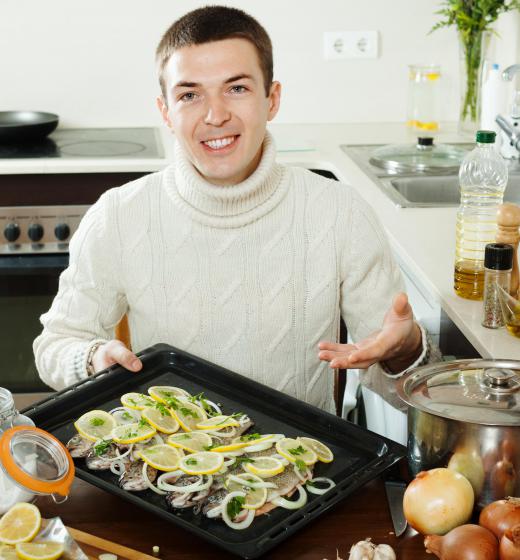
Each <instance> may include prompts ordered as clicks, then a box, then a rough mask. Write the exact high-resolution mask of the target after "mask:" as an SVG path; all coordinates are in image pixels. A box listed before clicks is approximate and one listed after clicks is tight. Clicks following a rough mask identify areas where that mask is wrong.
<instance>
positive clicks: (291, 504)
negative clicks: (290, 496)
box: [271, 484, 307, 509]
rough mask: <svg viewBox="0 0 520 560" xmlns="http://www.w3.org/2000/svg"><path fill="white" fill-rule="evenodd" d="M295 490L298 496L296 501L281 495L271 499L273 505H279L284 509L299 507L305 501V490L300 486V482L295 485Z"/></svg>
mask: <svg viewBox="0 0 520 560" xmlns="http://www.w3.org/2000/svg"><path fill="white" fill-rule="evenodd" d="M296 490H298V493H299V496H298V499H297V500H296V501H292V500H287V499H286V498H282V496H277V497H276V498H273V499H272V500H271V503H273V504H274V505H275V506H280V507H283V508H285V509H300V508H302V507H303V506H304V505H305V504H306V503H307V492H305V490H304V488H302V486H301V484H298V486H296Z"/></svg>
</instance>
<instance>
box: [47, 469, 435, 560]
mask: <svg viewBox="0 0 520 560" xmlns="http://www.w3.org/2000/svg"><path fill="white" fill-rule="evenodd" d="M36 503H37V505H38V506H39V508H40V510H41V512H42V515H43V517H45V518H48V517H54V516H60V517H61V518H62V520H63V521H64V522H65V524H66V525H68V526H69V527H73V528H75V529H80V530H81V531H85V532H87V533H91V534H94V535H96V536H98V537H101V538H105V539H108V540H111V541H114V542H117V543H119V544H123V545H125V546H128V547H130V548H135V549H136V550H139V551H141V552H144V553H146V554H152V547H153V546H155V545H157V546H159V547H160V554H159V556H160V558H161V559H162V560H170V559H172V560H173V559H176V560H181V559H182V560H191V559H193V560H200V559H201V558H204V560H224V559H226V560H229V559H230V558H236V557H235V556H233V557H232V556H231V555H230V554H229V553H227V552H225V551H223V550H221V549H218V548H216V547H215V546H212V545H210V544H208V543H207V542H206V541H203V540H202V539H200V538H198V537H196V538H194V537H192V536H191V534H190V533H188V532H187V531H185V530H184V529H181V528H180V527H177V526H176V525H173V524H172V523H169V522H167V521H165V520H163V519H161V518H160V517H157V516H155V515H153V514H150V513H147V512H146V511H144V510H142V509H140V508H139V507H138V506H136V505H134V504H132V503H128V502H126V501H123V500H122V499H121V498H119V497H117V496H113V495H112V494H109V493H108V492H104V491H102V490H100V489H99V488H96V487H94V486H90V485H89V484H87V483H86V482H83V481H82V480H78V479H76V480H75V481H74V484H73V487H72V493H71V495H70V497H69V499H68V501H66V502H65V503H62V504H59V505H56V504H54V503H53V502H52V500H51V499H50V498H48V497H39V498H38V501H37V502H36ZM367 537H371V538H372V541H373V542H374V543H377V544H381V543H386V544H389V545H390V546H392V547H393V548H394V550H395V551H396V553H397V558H399V560H427V559H431V554H427V553H426V552H425V550H424V546H423V537H422V536H421V535H419V534H417V533H416V532H415V531H413V529H410V528H408V529H407V531H406V533H405V534H404V535H402V536H401V537H399V538H396V537H395V535H394V534H393V527H392V522H391V518H390V513H389V511H388V506H387V504H386V499H385V491H384V486H383V482H382V480H381V479H376V480H374V481H372V482H371V483H369V484H367V485H365V486H364V487H363V488H361V489H359V490H358V491H357V492H355V493H354V494H352V495H351V496H349V497H348V498H347V499H346V500H343V501H342V502H341V503H339V504H338V505H337V506H336V507H334V508H333V509H332V510H331V511H329V512H327V513H325V514H323V515H322V516H321V517H319V518H318V519H316V520H314V521H313V522H312V523H309V524H308V525H307V526H305V527H303V528H302V529H301V530H300V531H298V532H297V533H295V534H294V535H293V536H291V537H289V539H287V540H286V541H284V542H283V543H281V544H280V545H278V546H277V547H275V548H274V549H273V550H272V551H270V552H268V553H267V554H266V555H264V556H262V558H263V559H264V560H267V559H269V560H287V559H297V560H324V559H328V560H336V549H337V550H338V552H339V556H340V557H341V558H343V559H344V560H346V559H347V558H348V552H349V550H350V547H351V546H352V545H353V544H355V543H356V542H358V541H360V540H364V539H365V538H367Z"/></svg>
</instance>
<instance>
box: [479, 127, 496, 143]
mask: <svg viewBox="0 0 520 560" xmlns="http://www.w3.org/2000/svg"><path fill="white" fill-rule="evenodd" d="M496 135H497V134H496V132H494V131H493V130H479V131H478V132H477V142H478V143H479V144H493V143H494V142H495V138H496Z"/></svg>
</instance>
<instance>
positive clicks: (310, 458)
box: [276, 438, 318, 465]
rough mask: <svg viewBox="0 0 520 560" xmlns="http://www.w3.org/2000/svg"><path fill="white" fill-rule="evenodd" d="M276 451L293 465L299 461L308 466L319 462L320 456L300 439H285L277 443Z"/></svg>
mask: <svg viewBox="0 0 520 560" xmlns="http://www.w3.org/2000/svg"><path fill="white" fill-rule="evenodd" d="M276 451H278V453H280V455H281V456H282V457H285V458H286V459H287V460H288V461H291V463H296V461H297V460H298V459H300V461H303V462H304V463H305V464H306V465H313V464H314V463H315V462H316V461H317V460H318V455H317V454H316V453H315V451H313V450H312V449H311V448H310V447H309V446H308V445H306V444H305V443H303V442H302V441H301V440H299V439H292V438H283V439H281V440H280V441H278V442H277V443H276Z"/></svg>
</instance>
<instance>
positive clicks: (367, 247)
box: [340, 189, 429, 409]
mask: <svg viewBox="0 0 520 560" xmlns="http://www.w3.org/2000/svg"><path fill="white" fill-rule="evenodd" d="M350 193H351V194H350V197H351V199H350V205H349V208H350V212H349V216H348V217H349V218H350V219H348V221H347V226H346V227H347V228H348V236H347V239H346V245H345V250H344V252H343V255H342V262H341V278H342V284H341V302H340V304H341V314H342V317H343V320H344V321H345V324H346V325H347V330H348V332H349V334H350V337H351V338H352V339H353V341H354V342H356V341H359V340H362V339H363V338H365V337H366V336H368V335H370V334H371V333H373V332H374V331H376V330H379V329H380V328H381V326H382V324H383V319H384V316H385V314H386V312H387V311H388V310H389V309H390V307H391V305H392V301H393V298H394V296H395V295H396V294H397V293H398V292H400V291H405V288H404V282H403V279H402V276H401V272H400V269H399V267H398V265H397V263H396V261H395V260H394V258H393V256H392V251H391V248H390V246H389V243H388V240H387V237H386V235H385V233H384V231H383V228H382V226H381V224H380V223H379V220H378V219H377V217H376V215H375V213H374V212H373V210H372V209H371V208H370V206H369V205H368V204H367V203H366V202H365V201H364V200H362V199H361V198H360V197H359V196H358V195H357V194H356V193H355V192H354V191H353V190H352V189H351V190H350ZM421 330H422V331H423V351H422V353H421V356H420V357H419V360H417V363H416V364H414V365H418V364H419V363H423V362H424V360H425V359H426V360H427V359H428V357H429V350H428V348H429V347H428V342H427V338H426V333H425V332H424V330H423V329H422V328H421ZM405 371H407V370H405ZM402 373H404V372H401V374H402ZM398 377H400V375H397V376H392V375H388V373H386V372H385V371H384V369H383V368H382V367H381V364H374V365H373V366H371V367H370V368H368V369H367V370H363V371H362V372H361V376H360V380H361V383H362V384H363V385H364V386H366V387H368V388H369V389H371V390H372V391H375V392H376V393H378V394H380V395H381V396H382V397H383V398H384V399H385V400H386V401H388V402H389V403H390V404H392V405H393V406H394V407H396V408H401V409H402V408H403V407H404V403H402V401H401V400H400V398H399V396H398V395H397V393H396V379H397V378H398Z"/></svg>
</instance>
